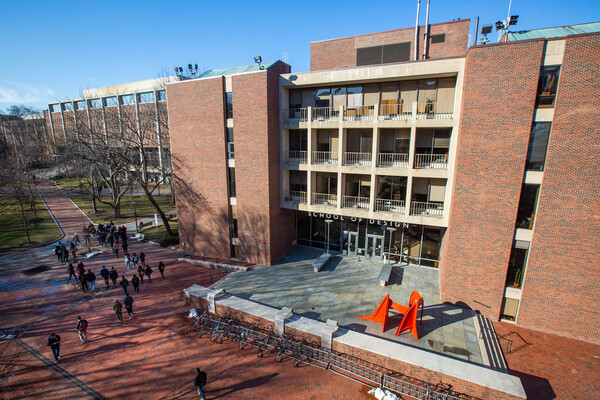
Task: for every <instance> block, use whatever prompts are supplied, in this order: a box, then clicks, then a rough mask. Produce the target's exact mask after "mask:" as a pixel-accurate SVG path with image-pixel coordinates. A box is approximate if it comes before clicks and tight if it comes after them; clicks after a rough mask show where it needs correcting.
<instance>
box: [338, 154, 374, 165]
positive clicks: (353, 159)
mask: <svg viewBox="0 0 600 400" xmlns="http://www.w3.org/2000/svg"><path fill="white" fill-rule="evenodd" d="M344 165H357V166H363V167H369V166H371V153H356V152H348V151H347V152H345V153H344Z"/></svg>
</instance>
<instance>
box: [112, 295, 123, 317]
mask: <svg viewBox="0 0 600 400" xmlns="http://www.w3.org/2000/svg"><path fill="white" fill-rule="evenodd" d="M113 311H114V312H115V314H117V319H118V320H119V321H123V312H122V311H123V304H121V302H120V301H119V300H118V299H117V300H115V303H114V304H113Z"/></svg>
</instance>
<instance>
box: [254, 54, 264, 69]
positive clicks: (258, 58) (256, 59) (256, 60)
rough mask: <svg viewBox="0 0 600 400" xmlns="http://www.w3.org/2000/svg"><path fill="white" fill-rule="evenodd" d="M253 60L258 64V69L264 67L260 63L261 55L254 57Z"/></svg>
mask: <svg viewBox="0 0 600 400" xmlns="http://www.w3.org/2000/svg"><path fill="white" fill-rule="evenodd" d="M254 62H255V63H257V64H258V69H265V67H263V66H262V65H260V63H262V57H261V56H256V57H254Z"/></svg>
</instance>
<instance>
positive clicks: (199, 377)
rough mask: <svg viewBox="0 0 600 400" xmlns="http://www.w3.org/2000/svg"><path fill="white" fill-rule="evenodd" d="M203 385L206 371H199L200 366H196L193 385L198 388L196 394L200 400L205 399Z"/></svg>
mask: <svg viewBox="0 0 600 400" xmlns="http://www.w3.org/2000/svg"><path fill="white" fill-rule="evenodd" d="M204 385H206V372H204V371H200V368H196V378H195V379H194V386H196V389H197V390H198V394H199V395H200V397H201V398H202V400H206V397H204Z"/></svg>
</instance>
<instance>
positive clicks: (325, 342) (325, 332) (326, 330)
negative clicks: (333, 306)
mask: <svg viewBox="0 0 600 400" xmlns="http://www.w3.org/2000/svg"><path fill="white" fill-rule="evenodd" d="M337 330H338V323H337V321H334V320H332V319H328V320H327V322H325V325H324V326H323V329H322V330H321V348H323V349H325V350H327V351H331V347H332V344H333V333H334V332H335V331H337Z"/></svg>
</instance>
